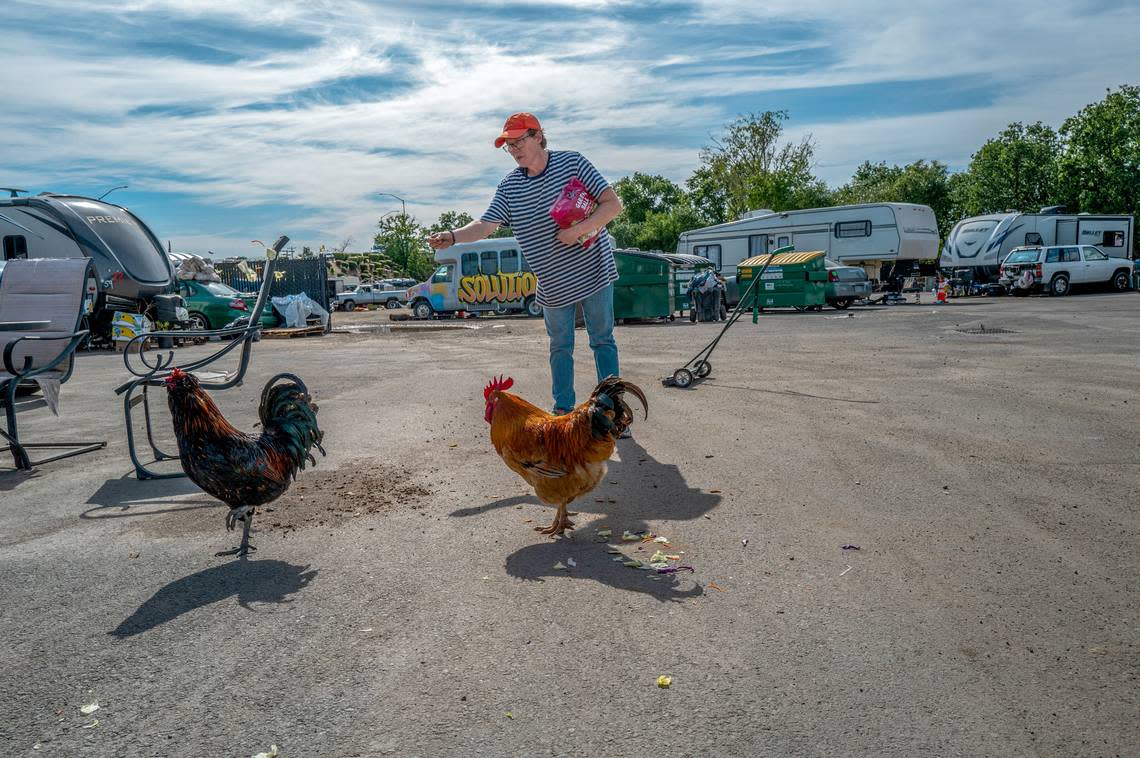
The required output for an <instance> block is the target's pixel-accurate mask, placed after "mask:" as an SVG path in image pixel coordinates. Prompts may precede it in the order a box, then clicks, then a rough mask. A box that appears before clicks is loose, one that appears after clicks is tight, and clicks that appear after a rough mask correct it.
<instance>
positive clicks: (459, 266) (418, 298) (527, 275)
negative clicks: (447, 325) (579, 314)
mask: <svg viewBox="0 0 1140 758" xmlns="http://www.w3.org/2000/svg"><path fill="white" fill-rule="evenodd" d="M435 262H436V263H437V264H438V268H436V270H435V273H433V274H432V275H431V278H429V279H428V280H427V281H426V282H421V283H419V284H417V285H415V286H414V287H411V288H409V289H408V305H409V306H410V307H411V309H412V314H413V315H414V316H415V317H416V318H431V317H432V316H435V315H451V314H456V313H459V312H464V313H486V312H491V313H500V314H502V313H517V312H525V313H527V314H528V315H530V316H535V317H537V316H541V315H542V306H541V305H539V304H538V303H537V302H536V300H535V297H534V291H535V287H536V285H537V283H538V282H537V280H536V279H535V277H534V273H533V272H532V271H531V270H530V266H528V265H527V262H526V258H525V257H524V256H523V254H522V250H521V249H520V248H519V243H518V241H517V240H515V238H514V237H500V238H498V239H485V240H480V241H479V242H463V243H460V244H458V245H452V246H451V247H449V248H447V249H446V250H436V251H435Z"/></svg>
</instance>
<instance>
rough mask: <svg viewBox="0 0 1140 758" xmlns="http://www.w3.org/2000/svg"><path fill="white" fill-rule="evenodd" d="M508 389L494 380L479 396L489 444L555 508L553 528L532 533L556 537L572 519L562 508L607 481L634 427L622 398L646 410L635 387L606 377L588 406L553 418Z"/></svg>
mask: <svg viewBox="0 0 1140 758" xmlns="http://www.w3.org/2000/svg"><path fill="white" fill-rule="evenodd" d="M513 385H514V380H513V379H511V378H510V377H508V378H507V379H505V380H504V379H503V378H502V377H499V378H497V379H492V380H491V382H490V383H489V384H488V385H487V386H486V388H484V390H483V398H484V400H485V401H486V403H487V407H486V412H485V414H484V419H485V420H486V421H487V423H488V424H490V425H491V444H493V445H494V446H495V451H496V452H497V453H498V454H499V457H500V458H502V459H503V461H504V462H506V464H507V467H508V468H510V469H511V471H514V472H515V473H516V474H518V475H519V476H521V477H522V478H523V479H525V480H526V481H527V483H528V484H530V485H531V486H532V487H534V493H535V494H536V495H538V499H539V500H541V501H542V502H543V503H546V504H547V505H553V506H557V508H558V512H557V513H556V514H555V516H554V523H552V524H551V525H550V526H547V527H535V529H536V530H537V531H539V532H541V533H542V534H548V535H550V536H552V537H553V536H557V535H561V534H562V533H563V532H565V531H566V530H567V529H573V528H574V522H572V521H571V520H570V516H573V515H576V514H574V513H571V512H570V511H568V510H567V507H568V506H569V505H570V503H571V502H573V501H574V500H576V499H578V498H579V497H581V496H582V495H585V494H586V493H587V492H589V491H590V490H592V489H594V487H596V486H597V485H598V482H600V481H601V480H602V477H603V476H605V475H606V461H607V460H609V458H610V456H611V455H613V452H614V445H615V442H616V440H617V439H618V438H619V437H620V436H621V435H622V432H624V431H625V430H626V429H627V428H628V427H629V425H630V424H631V423H633V412H632V411H631V410H630V408H629V406H628V405H626V402H625V400H624V398H623V395H624V394H625V393H626V392H630V393H632V394H633V395H635V396H636V397H637V399H638V400H639V401H641V406H642V408H643V409H644V411H645V418H649V404H648V402H647V401H646V399H645V393H644V392H642V391H641V388H640V387H638V386H637V385H635V384H632V383H631V382H627V381H625V380H624V379H622V378H620V377H617V376H611V377H609V378H607V379H604V380H603V381H602V382H601V384H599V385H598V386H597V387H595V388H594V391H593V392H592V393H590V398H589V400H587V401H586V402H584V403H582V404H581V405H579V406H578V407H577V408H574V409H573V410H572V411H570V412H569V413H567V414H565V415H562V416H555V415H553V414H551V413H547V412H546V411H544V410H542V409H541V408H538V407H536V406H534V405H532V404H530V403H528V402H527V401H526V400H523V399H522V398H521V397H519V396H517V395H513V394H511V393H510V392H507V391H506V390H508V389H510V388H511V387H512V386H513Z"/></svg>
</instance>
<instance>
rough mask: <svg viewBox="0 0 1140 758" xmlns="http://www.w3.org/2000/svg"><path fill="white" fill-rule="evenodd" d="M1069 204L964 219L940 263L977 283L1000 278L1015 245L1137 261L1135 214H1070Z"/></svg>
mask: <svg viewBox="0 0 1140 758" xmlns="http://www.w3.org/2000/svg"><path fill="white" fill-rule="evenodd" d="M1063 211H1064V206H1062V205H1056V206H1050V207H1048V208H1042V209H1041V210H1040V211H1039V212H1037V213H1014V212H1009V213H991V214H988V215H985V216H974V217H972V218H966V219H962V220H961V221H959V222H958V223H957V224H955V225H954V228H953V229H951V230H950V236H949V237H947V238H946V244H945V245H944V246H943V248H942V256H941V257H940V258H939V259H938V265H939V267H940V268H942V269H950V270H953V269H963V268H965V269H970V270H971V272H972V274H973V277H974V280H975V281H989V280H996V278H997V274H998V266H1000V265H1001V262H1002V261H1004V260H1005V257H1006V256H1007V255H1009V252H1010V251H1011V250H1013V248H1015V247H1023V246H1025V245H1095V246H1096V247H1098V248H1100V249H1101V251H1102V252H1104V254H1105V255H1107V256H1109V257H1110V258H1132V257H1133V254H1132V239H1133V231H1134V228H1135V227H1134V224H1135V220H1134V219H1133V218H1132V216H1108V215H1091V214H1084V213H1064V212H1063Z"/></svg>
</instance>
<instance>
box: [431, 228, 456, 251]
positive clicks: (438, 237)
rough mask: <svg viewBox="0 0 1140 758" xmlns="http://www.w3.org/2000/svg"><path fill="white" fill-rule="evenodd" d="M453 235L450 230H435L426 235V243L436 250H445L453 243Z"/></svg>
mask: <svg viewBox="0 0 1140 758" xmlns="http://www.w3.org/2000/svg"><path fill="white" fill-rule="evenodd" d="M454 239H455V237H454V235H453V234H452V233H451V232H436V233H435V234H433V235H431V236H430V237H428V244H429V245H431V246H432V248H434V249H436V250H445V249H447V248H449V247H451V245H452V244H453V242H452V240H454Z"/></svg>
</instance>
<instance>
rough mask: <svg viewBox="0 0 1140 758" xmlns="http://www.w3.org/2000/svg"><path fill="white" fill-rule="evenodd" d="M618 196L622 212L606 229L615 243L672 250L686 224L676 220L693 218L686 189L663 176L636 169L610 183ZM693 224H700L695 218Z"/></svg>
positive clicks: (686, 220)
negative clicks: (637, 171) (630, 173)
mask: <svg viewBox="0 0 1140 758" xmlns="http://www.w3.org/2000/svg"><path fill="white" fill-rule="evenodd" d="M613 188H614V193H615V194H617V196H618V197H619V198H620V199H621V202H622V212H621V215H619V216H618V217H617V218H615V219H614V220H613V221H612V222H610V224H609V226H608V230H609V233H610V235H612V236H613V238H614V241H615V242H616V243H617V245H618V247H637V248H641V249H643V250H666V251H672V250H674V249H676V247H677V237H678V236H679V235H680V233H681V232H682V231H684V230H685V229H687V228H692V227H684V228H681V229H676V227H677V226H678V225H679V224H684V223H687V222H688V221H689V220H692V219H695V218H696V214H695V213H694V212H693V211H692V208H691V207H690V206H689V203H688V199H687V198H686V196H685V191H684V190H682V189H681V188H680V187H678V186H677V185H676V184H674V183H673V182H671V181H669V180H668V179H666V178H665V177H663V176H657V175H651V174H642V173H635V174H634V175H633V176H626V177H623V178H621V179H619V180H618V181H617V182H615V183H614V185H613ZM696 226H701V224H700V223H699V221H698V222H696Z"/></svg>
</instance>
